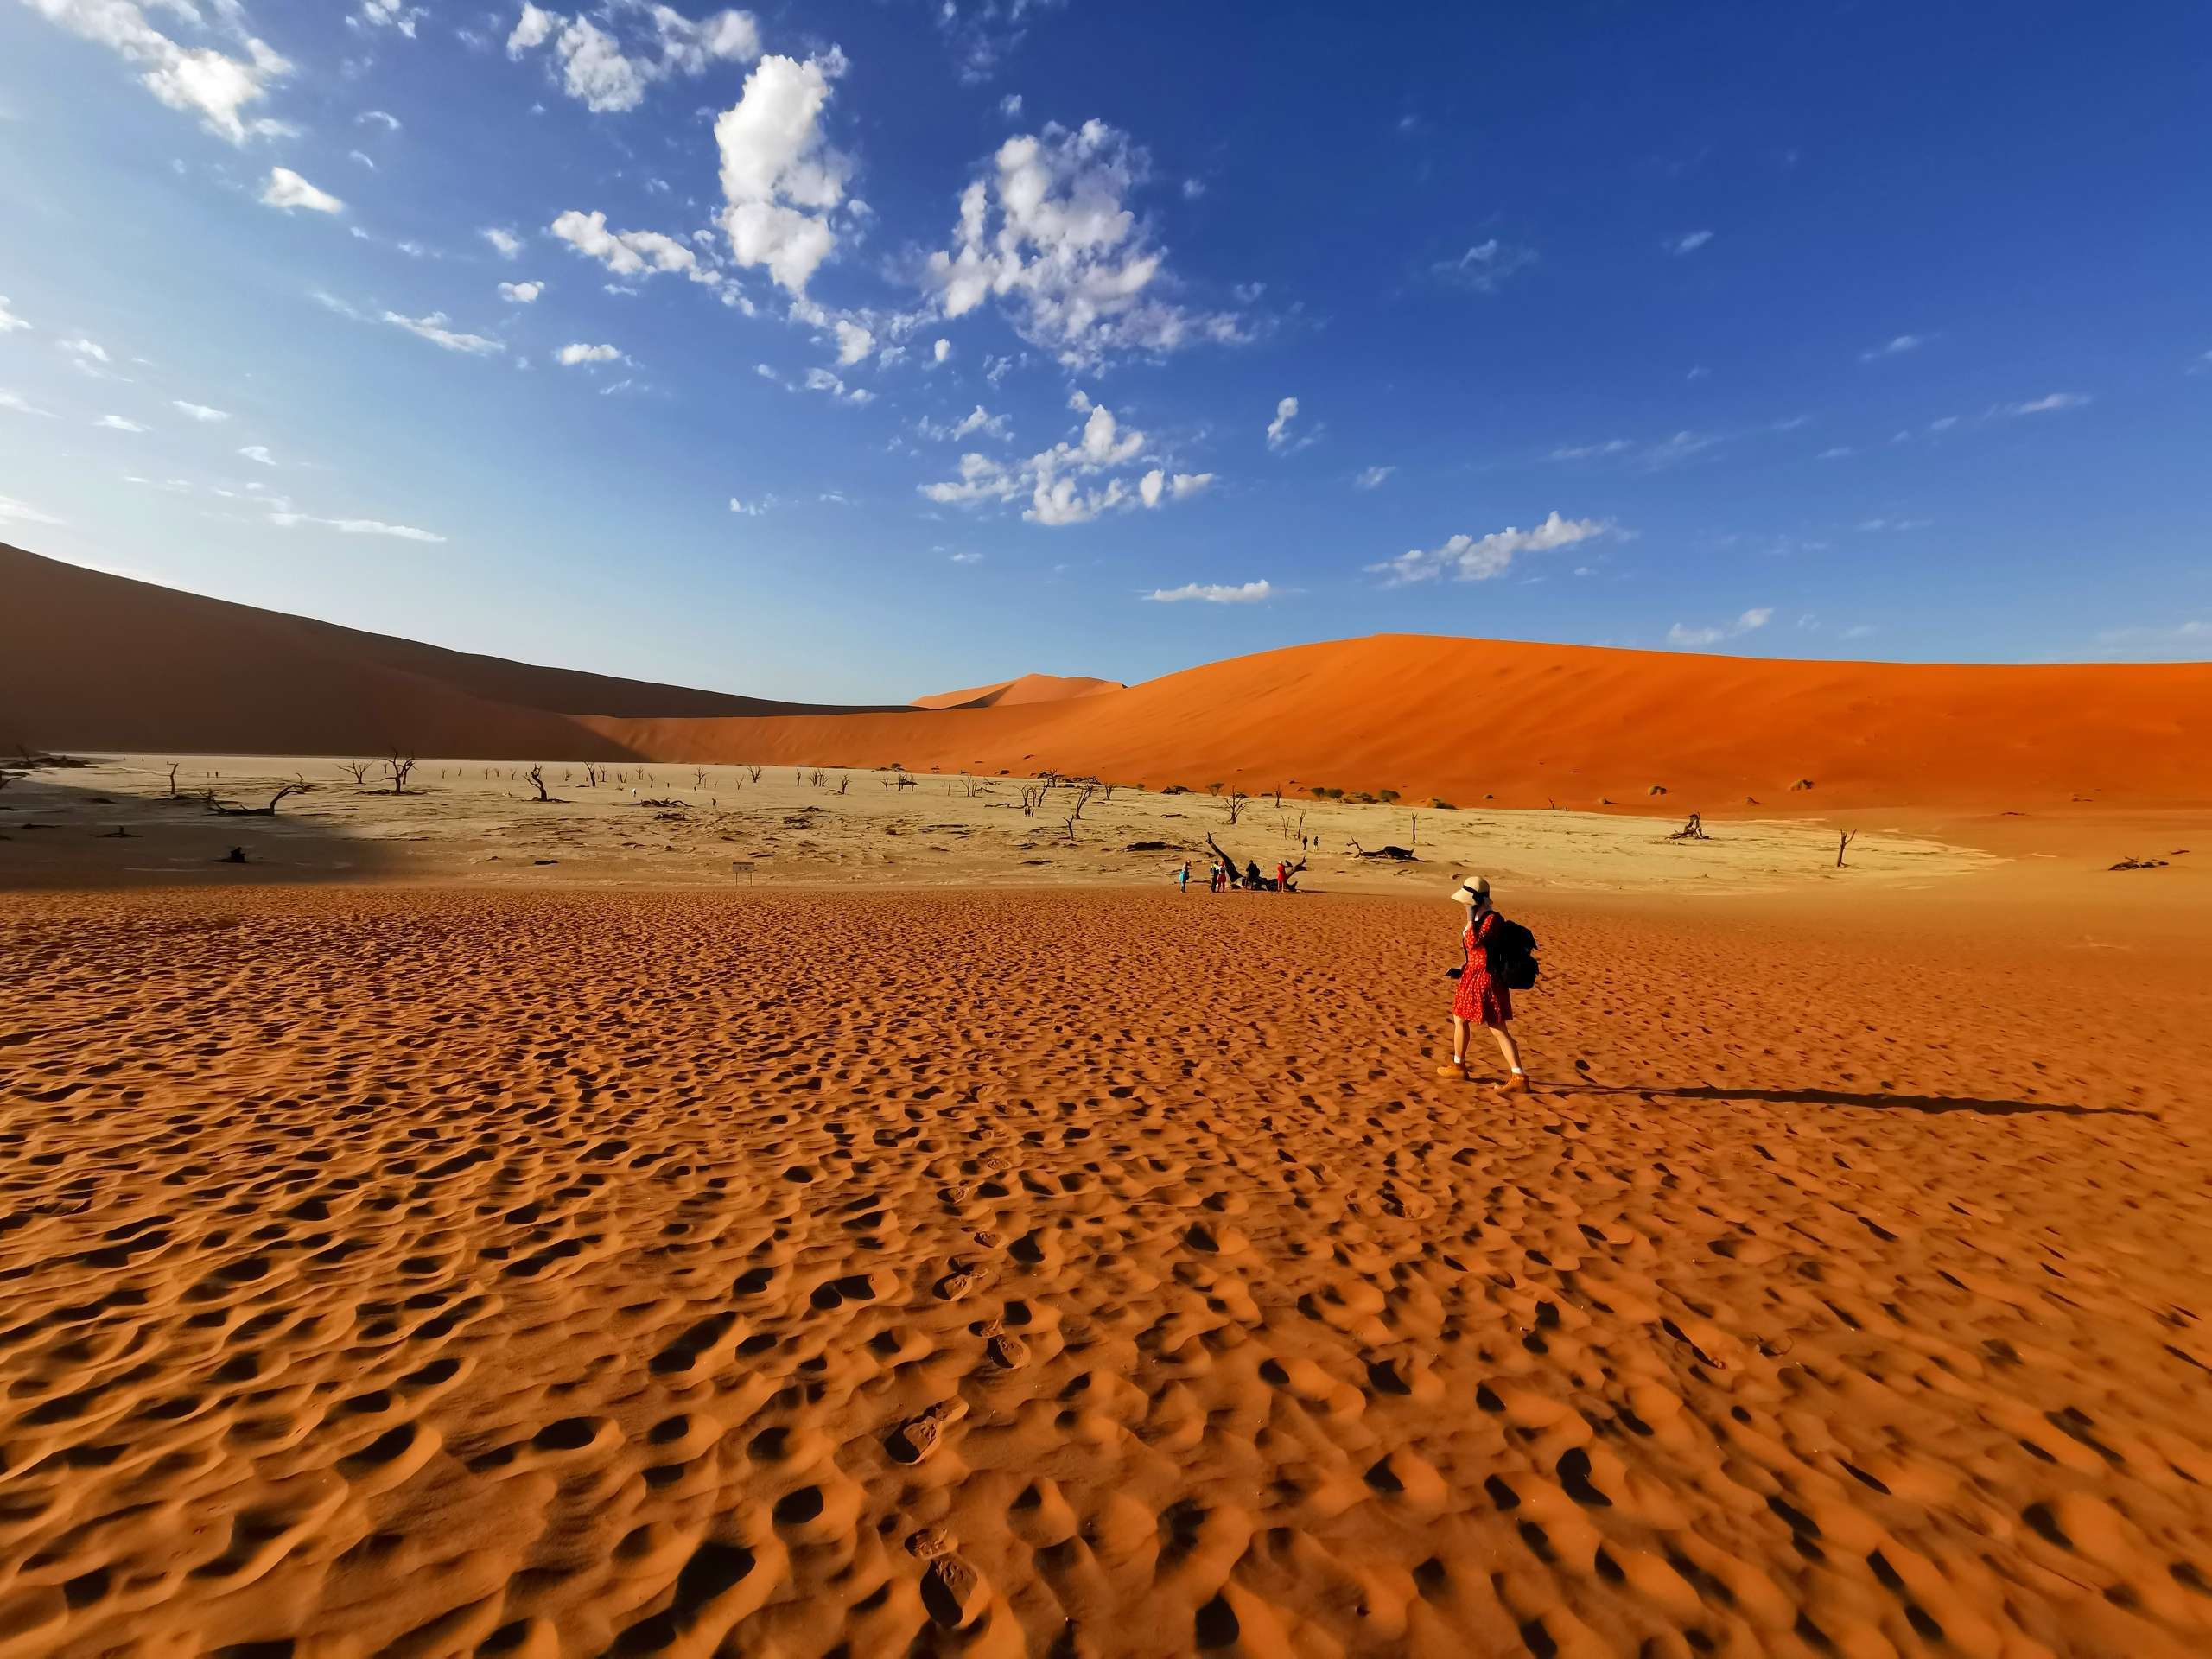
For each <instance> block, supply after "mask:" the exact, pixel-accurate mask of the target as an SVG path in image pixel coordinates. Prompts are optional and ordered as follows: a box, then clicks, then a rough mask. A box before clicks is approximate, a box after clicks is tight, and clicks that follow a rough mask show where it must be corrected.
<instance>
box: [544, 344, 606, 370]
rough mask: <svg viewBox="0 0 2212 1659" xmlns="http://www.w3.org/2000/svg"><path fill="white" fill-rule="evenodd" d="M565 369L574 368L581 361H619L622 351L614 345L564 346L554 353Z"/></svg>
mask: <svg viewBox="0 0 2212 1659" xmlns="http://www.w3.org/2000/svg"><path fill="white" fill-rule="evenodd" d="M553 355H554V358H555V359H556V360H557V361H558V362H559V363H560V365H561V366H562V367H563V368H564V369H573V368H575V366H576V365H577V364H579V363H619V362H620V361H621V360H622V353H620V352H619V351H617V350H616V349H615V348H614V347H613V346H582V345H577V346H563V347H562V348H561V349H560V350H559V351H557V352H556V353H553Z"/></svg>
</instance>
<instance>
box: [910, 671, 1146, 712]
mask: <svg viewBox="0 0 2212 1659" xmlns="http://www.w3.org/2000/svg"><path fill="white" fill-rule="evenodd" d="M1126 689H1127V688H1126V687H1124V686H1123V685H1122V682H1121V681H1119V680H1100V679H1094V678H1092V677H1090V676H1089V675H1086V674H1024V675H1021V676H1020V677H1018V678H1016V679H1011V680H1001V681H999V682H997V683H995V684H993V685H971V686H969V688H968V689H967V690H964V691H938V692H935V693H933V694H931V696H926V697H916V698H915V699H914V707H915V708H917V709H1011V708H1016V707H1019V706H1020V704H1022V703H1026V702H1060V701H1062V700H1063V699H1065V698H1068V697H1090V696H1096V695H1097V694H1098V693H1099V692H1101V691H1120V690H1126Z"/></svg>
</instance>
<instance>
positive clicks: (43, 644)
mask: <svg viewBox="0 0 2212 1659" xmlns="http://www.w3.org/2000/svg"><path fill="white" fill-rule="evenodd" d="M0 591H4V593H5V594H6V596H7V599H8V601H9V611H10V616H11V618H12V619H13V620H15V624H16V626H15V627H14V629H13V637H12V639H11V640H10V650H9V651H8V652H5V653H4V654H0V741H4V742H13V741H18V740H19V739H20V740H21V741H28V742H31V743H34V744H44V745H48V746H50V747H63V746H74V747H83V748H106V749H135V750H146V749H161V748H168V749H175V750H190V751H196V752H201V753H251V752H258V753H373V752H378V751H382V750H385V749H386V748H388V747H391V746H392V745H397V746H399V747H406V748H410V749H412V750H414V751H415V752H416V753H423V754H438V755H446V756H451V757H454V758H474V757H486V758H492V757H497V758H526V759H543V760H581V759H587V758H592V757H595V756H600V755H615V754H628V755H635V756H639V757H642V758H646V759H651V760H668V761H692V762H695V763H696V762H715V761H741V760H749V761H759V762H763V763H770V762H783V763H787V764H788V763H802V762H814V763H820V764H823V765H846V766H888V765H890V764H892V763H893V762H897V763H899V764H902V765H904V766H907V767H909V768H911V769H915V770H923V771H927V770H931V769H936V770H943V771H948V772H954V771H982V772H999V771H1001V770H1003V771H1007V772H1015V773H1022V772H1035V771H1037V770H1039V769H1041V768H1046V767H1051V768H1053V769H1056V770H1058V771H1060V772H1070V773H1077V774H1085V773H1089V774H1096V775H1098V776H1101V777H1105V778H1110V779H1114V780H1115V781H1116V782H1127V783H1135V784H1147V785H1173V784H1184V785H1190V786H1191V787H1193V788H1203V787H1205V786H1206V785H1209V784H1211V783H1213V782H1215V781H1217V780H1221V781H1225V782H1228V783H1231V784H1235V785H1242V786H1243V788H1245V789H1247V790H1248V791H1251V792H1253V793H1258V792H1260V791H1263V790H1272V789H1274V787H1275V786H1276V785H1279V784H1282V785H1290V786H1292V787H1293V788H1294V789H1309V790H1310V789H1312V788H1313V787H1316V786H1324V787H1335V788H1338V789H1344V790H1350V791H1374V792H1377V793H1379V792H1380V791H1383V790H1385V789H1390V790H1395V791H1398V792H1399V793H1400V794H1401V795H1402V796H1403V797H1404V798H1406V799H1407V800H1408V801H1414V802H1422V801H1427V799H1429V798H1431V797H1433V796H1440V797H1442V798H1446V799H1447V800H1450V801H1452V802H1454V803H1456V804H1460V805H1473V804H1479V803H1481V802H1483V801H1484V800H1491V801H1492V802H1494V804H1497V805H1502V806H1541V805H1543V804H1546V803H1547V802H1548V801H1549V802H1556V803H1557V804H1560V806H1571V807H1589V806H1592V805H1595V804H1598V803H1599V801H1600V800H1601V799H1610V800H1611V801H1612V802H1614V803H1615V804H1621V805H1625V806H1634V807H1638V808H1649V809H1655V810H1667V811H1673V810H1688V809H1696V810H1712V811H1722V810H1729V809H1742V808H1744V807H1745V805H1746V803H1747V799H1749V798H1756V799H1757V800H1758V803H1759V804H1760V807H1761V808H1762V810H1783V809H1789V808H1797V809H1801V810H1828V809H1833V808H1838V807H1850V806H1931V807H1942V808H1969V809H1981V810H2001V809H2004V808H2008V807H2016V808H2020V809H2023V810H2025V809H2029V808H2032V807H2036V806H2040V805H2049V804H2054V803H2064V802H2068V801H2069V800H2074V799H2076V798H2082V799H2088V800H2091V801H2094V802H2096V803H2098V804H2104V805H2112V806H2122V805H2125V806H2145V805H2161V806H2164V805H2195V804H2203V803H2205V802H2207V801H2208V800H2212V764H2208V763H2207V761H2206V759H2205V757H2206V756H2207V755H2208V754H2212V663H2167V664H2051V665H2044V666H2031V667H1991V666H1955V665H1948V664H1891V663H1821V662H1790V661H1766V660H1758V659H1751V658H1725V657H1700V656H1691V655H1687V654H1678V653H1673V652H1633V651H1611V650H1600V649H1595V648H1591V647H1584V646H1575V645H1521V644H1514V643H1510V642H1504V641H1497V640H1484V639H1444V638H1433V637H1428V636H1421V635H1408V634H1395V635H1379V636H1376V637H1373V638H1370V639H1348V640H1338V641H1333V642H1331V643H1328V644H1325V645H1300V646H1295V647H1292V648H1289V649H1286V650H1281V651H1272V652H1262V653H1260V654H1258V655H1256V656H1251V657H1241V658H1232V659H1230V660H1229V661H1226V662H1220V663H1211V664H1206V665H1205V666H1203V667H1200V668H1194V669H1190V670H1187V671H1184V672H1182V673H1179V674H1171V675H1167V676H1166V677H1163V678H1160V679H1157V680H1152V681H1148V682H1147V683H1144V684H1141V685H1136V686H1131V687H1128V688H1127V689H1125V690H1098V691H1094V692H1092V693H1091V694H1090V695H1086V696H1069V697H1063V698H1060V699H1058V700H1056V701H1052V702H1016V701H1006V702H1001V703H999V704H998V705H997V706H993V707H985V708H961V709H944V710H937V711H925V710H921V709H887V710H877V711H869V712H859V713H848V712H839V711H836V710H829V709H811V708H809V707H808V706H806V705H798V704H787V703H768V702H760V701H757V700H754V699H750V698H744V697H735V696H721V695H719V694H715V693H709V692H697V691H685V690H679V689H677V688H673V687H664V686H652V685H645V684H640V683H635V682H631V681H625V680H615V679H608V678H606V677H601V676H597V675H587V674H571V673H568V672H566V671H560V670H552V669H540V668H531V667H527V666H524V665H523V664H512V663H505V662H501V661H499V660H498V659H496V658H481V657H469V656H465V655H462V654H461V653H458V652H446V651H441V650H438V649H436V648H435V647H432V646H427V645H413V644H410V643H409V642H407V641H404V640H397V639H385V638H382V637H380V636H378V635H374V634H365V633H359V632H354V631H353V630H351V629H346V628H340V627H335V626H331V625H329V624H327V623H321V622H313V621H308V620H303V619H300V618H296V617H288V616H282V615H278V614H277V613H271V612H267V611H257V610H254V609H251V608H250V607H245V606H239V605H232V604H228V603H226V602H224V601H217V600H210V599H204V598H199V597H195V596H194V595H192V594H182V593H177V592H175V591H172V590H170V589H168V588H159V587H154V586H150V585H149V584H146V583H143V582H130V581H126V580H124V579H123V578H120V577H116V576H109V575H101V574H99V573H97V572H93V571H89V570H84V569H79V568H77V567H74V566H70V565H64V564H59V563H53V562H50V561H48V560H44V559H40V558H37V557H35V556H32V555H29V554H26V553H22V552H19V551H16V550H13V549H0ZM1020 683H1021V682H1009V685H1019V684H1020ZM992 690H995V688H988V687H987V688H983V691H984V692H985V693H986V694H988V692H990V691H992ZM1800 779H1809V780H1810V781H1811V783H1812V785H1813V787H1812V788H1811V789H1809V790H1794V789H1793V788H1792V785H1793V784H1794V783H1796V781H1797V780H1800ZM1654 785H1657V786H1659V787H1661V788H1662V789H1663V790H1664V791H1666V793H1665V796H1664V798H1659V797H1656V796H1655V795H1653V794H1652V793H1651V792H1650V791H1651V790H1652V788H1653V786H1654Z"/></svg>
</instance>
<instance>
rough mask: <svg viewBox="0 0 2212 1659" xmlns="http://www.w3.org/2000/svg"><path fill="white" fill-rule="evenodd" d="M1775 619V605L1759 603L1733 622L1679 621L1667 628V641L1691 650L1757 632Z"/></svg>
mask: <svg viewBox="0 0 2212 1659" xmlns="http://www.w3.org/2000/svg"><path fill="white" fill-rule="evenodd" d="M1772 620H1774V607H1772V606H1771V605H1758V606H1754V607H1752V608H1751V609H1750V610H1748V611H1745V613H1743V614H1742V615H1741V616H1738V618H1737V619H1736V620H1734V621H1733V622H1722V623H1719V624H1716V625H1714V626H1709V627H1691V626H1688V624H1686V623H1681V622H1677V623H1675V626H1673V627H1671V628H1669V629H1668V630H1667V643H1668V644H1669V645H1679V646H1683V647H1687V648H1688V649H1690V650H1696V649H1698V648H1700V647H1701V646H1705V645H1719V643H1720V642H1721V641H1722V640H1724V639H1740V638H1741V637H1742V636H1744V635H1745V634H1747V633H1755V632H1758V630H1759V629H1761V628H1763V627H1764V626H1766V625H1767V624H1768V623H1769V622H1771V621H1772Z"/></svg>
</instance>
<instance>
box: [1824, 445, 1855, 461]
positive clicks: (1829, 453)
mask: <svg viewBox="0 0 2212 1659" xmlns="http://www.w3.org/2000/svg"><path fill="white" fill-rule="evenodd" d="M1858 453H1859V452H1858V451H1857V450H1856V449H1853V448H1852V447H1851V446H1850V445H1849V444H1847V443H1839V444H1835V445H1834V446H1832V447H1831V448H1826V449H1823V450H1821V453H1820V455H1819V459H1820V460H1821V461H1844V460H1847V459H1848V458H1849V457H1851V456H1853V455H1855V454H1858Z"/></svg>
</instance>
